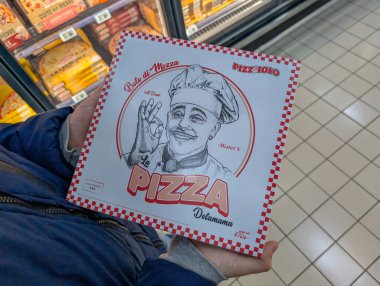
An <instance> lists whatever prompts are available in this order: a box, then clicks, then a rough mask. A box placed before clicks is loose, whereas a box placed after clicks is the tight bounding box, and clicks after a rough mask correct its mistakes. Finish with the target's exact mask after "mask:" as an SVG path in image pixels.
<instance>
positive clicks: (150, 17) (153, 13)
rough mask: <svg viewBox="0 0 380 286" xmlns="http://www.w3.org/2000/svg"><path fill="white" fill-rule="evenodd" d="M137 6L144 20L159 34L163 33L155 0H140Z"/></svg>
mask: <svg viewBox="0 0 380 286" xmlns="http://www.w3.org/2000/svg"><path fill="white" fill-rule="evenodd" d="M138 3H139V8H140V11H141V14H142V16H143V18H144V19H145V21H146V22H147V23H148V24H149V25H150V26H151V27H152V28H153V29H155V30H156V31H157V32H159V34H161V35H162V34H164V30H163V26H162V23H161V19H160V11H158V6H157V1H156V0H140V1H139V2H138Z"/></svg>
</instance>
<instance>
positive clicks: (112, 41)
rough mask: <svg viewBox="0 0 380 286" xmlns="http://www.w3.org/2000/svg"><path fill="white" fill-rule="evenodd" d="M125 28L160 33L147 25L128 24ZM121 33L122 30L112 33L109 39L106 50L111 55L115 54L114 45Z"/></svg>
mask: <svg viewBox="0 0 380 286" xmlns="http://www.w3.org/2000/svg"><path fill="white" fill-rule="evenodd" d="M126 30H130V31H135V32H142V33H146V34H151V35H157V36H160V34H159V33H158V32H157V31H155V30H153V29H152V28H151V27H149V26H147V25H140V26H129V27H127V28H126ZM121 33H122V30H121V31H119V32H117V33H116V34H115V35H113V36H112V37H111V38H110V39H109V42H108V51H109V52H110V53H111V55H113V54H115V50H116V46H117V43H118V41H119V38H120V35H121Z"/></svg>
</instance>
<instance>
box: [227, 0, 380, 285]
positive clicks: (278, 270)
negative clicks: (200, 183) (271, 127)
mask: <svg viewBox="0 0 380 286" xmlns="http://www.w3.org/2000/svg"><path fill="white" fill-rule="evenodd" d="M265 52H266V53H269V54H275V55H282V56H286V57H294V58H296V59H300V60H302V62H303V66H302V69H301V81H300V87H299V89H298V92H297V98H296V103H295V108H294V118H293V122H292V123H291V128H290V133H289V135H288V142H287V146H286V156H285V159H284V162H283V165H282V169H281V174H280V181H279V188H278V192H277V195H276V203H275V206H274V208H273V217H272V218H273V219H272V223H271V228H270V231H269V232H270V234H269V239H275V240H278V241H280V248H279V250H278V251H277V253H276V255H275V258H274V261H273V270H271V271H270V272H268V273H263V274H259V275H250V276H245V277H240V278H238V279H230V280H228V281H226V282H224V283H223V285H232V286H240V285H243V286H248V285H254V286H266V285H267V286H283V285H295V286H306V285H307V286H314V285H315V286H324V285H342V286H346V285H355V286H359V285H363V286H364V285H365V286H372V285H380V204H379V200H380V0H354V1H340V2H339V3H338V4H336V5H335V6H334V7H333V8H330V9H328V11H325V12H323V13H322V14H320V15H319V16H318V17H315V18H314V19H312V20H310V21H308V23H306V24H305V25H303V26H302V27H301V28H299V29H297V30H295V31H294V32H292V33H291V34H290V35H288V36H287V37H286V38H284V39H282V40H279V41H278V42H276V43H275V44H274V45H273V46H272V47H271V48H270V49H267V50H265Z"/></svg>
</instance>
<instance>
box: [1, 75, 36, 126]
mask: <svg viewBox="0 0 380 286" xmlns="http://www.w3.org/2000/svg"><path fill="white" fill-rule="evenodd" d="M36 114H37V113H36V111H34V110H33V109H32V108H31V107H30V106H29V104H27V103H26V102H25V101H24V100H23V99H22V97H21V96H20V95H19V94H17V92H15V91H14V89H13V88H12V87H11V86H10V85H9V84H8V82H7V81H6V80H5V79H4V78H3V77H1V76H0V123H19V122H22V121H25V120H26V119H28V118H29V117H31V116H33V115H36Z"/></svg>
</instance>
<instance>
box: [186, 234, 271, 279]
mask: <svg viewBox="0 0 380 286" xmlns="http://www.w3.org/2000/svg"><path fill="white" fill-rule="evenodd" d="M192 242H193V243H194V245H195V246H196V247H197V248H198V249H199V251H200V252H201V253H202V254H203V255H204V256H205V257H206V258H207V260H209V261H210V262H212V263H213V264H214V265H215V266H216V267H218V269H219V271H220V272H222V274H223V275H224V276H226V277H227V278H232V277H238V276H244V275H249V274H256V273H260V272H267V271H269V270H270V269H271V267H272V256H273V253H274V252H275V251H276V250H277V248H278V242H276V241H269V242H267V243H266V244H265V246H264V253H263V255H262V257H261V258H255V257H252V256H248V255H244V254H240V253H237V252H235V251H231V250H227V249H224V248H220V247H217V246H213V245H210V244H206V243H203V242H199V241H192Z"/></svg>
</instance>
